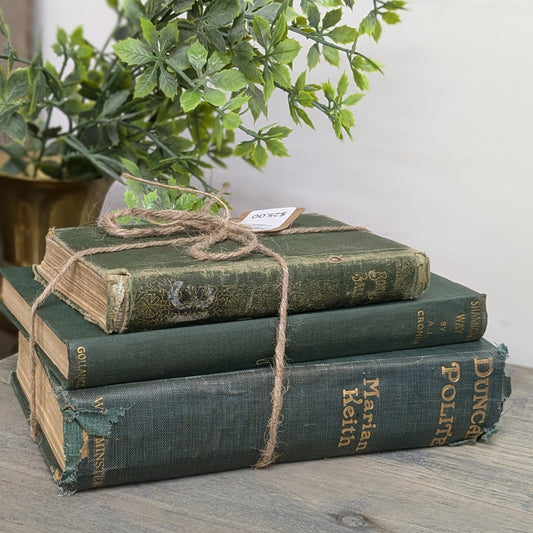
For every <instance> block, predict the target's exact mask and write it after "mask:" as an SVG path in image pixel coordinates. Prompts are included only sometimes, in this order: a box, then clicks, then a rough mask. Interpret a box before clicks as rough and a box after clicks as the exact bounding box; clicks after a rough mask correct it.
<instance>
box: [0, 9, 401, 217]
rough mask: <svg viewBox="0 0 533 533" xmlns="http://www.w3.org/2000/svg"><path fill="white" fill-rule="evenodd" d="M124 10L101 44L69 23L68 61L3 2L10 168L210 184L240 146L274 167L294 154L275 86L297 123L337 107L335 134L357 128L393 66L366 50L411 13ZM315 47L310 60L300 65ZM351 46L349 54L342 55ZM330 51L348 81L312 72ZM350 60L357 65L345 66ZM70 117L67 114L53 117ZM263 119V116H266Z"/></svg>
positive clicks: (156, 198) (0, 100) (180, 198)
mask: <svg viewBox="0 0 533 533" xmlns="http://www.w3.org/2000/svg"><path fill="white" fill-rule="evenodd" d="M106 1H107V4H108V6H109V8H110V10H112V11H113V12H114V13H115V14H116V17H117V22H116V26H115V28H114V30H113V32H112V34H111V35H110V36H109V38H108V40H107V43H106V45H105V46H104V47H103V48H102V49H97V48H96V47H94V46H93V45H92V44H91V43H89V42H88V41H87V40H86V38H85V37H84V34H83V29H82V28H81V27H79V28H77V29H76V30H74V31H73V32H72V33H71V34H70V35H69V34H67V33H66V32H65V31H64V30H63V29H58V30H57V39H56V42H55V43H54V44H53V47H52V48H53V51H54V53H55V54H56V55H57V56H58V57H59V58H60V59H61V66H60V67H59V68H58V69H57V68H56V67H54V66H53V65H52V64H51V63H50V62H48V61H44V60H43V58H42V55H41V53H37V54H36V55H35V57H34V58H32V59H23V58H20V57H19V56H18V55H17V53H16V51H15V50H14V48H13V46H12V44H11V41H10V35H9V28H8V27H7V26H6V24H5V22H4V20H3V18H2V16H1V13H0V34H1V35H3V36H4V38H5V40H6V47H5V53H4V54H3V55H1V56H0V57H1V58H3V59H5V67H3V66H2V67H0V128H1V130H2V131H3V132H4V133H5V134H6V135H7V136H8V137H9V138H10V139H11V140H12V142H11V143H8V144H6V145H4V146H0V150H3V151H4V152H6V153H7V154H8V156H9V159H8V162H7V164H6V166H5V169H4V170H6V171H8V172H12V173H14V172H24V173H27V174H32V173H34V174H35V173H36V172H37V171H41V172H44V173H45V174H47V175H49V176H51V177H53V178H57V179H87V178H90V177H94V176H97V175H105V176H109V177H111V178H114V179H120V176H121V174H122V173H123V172H124V171H127V172H130V173H132V174H135V175H138V176H140V177H143V178H145V179H150V180H152V181H156V182H157V181H163V182H167V183H174V184H177V185H182V186H190V185H191V178H193V179H196V180H198V181H199V182H200V184H201V186H202V187H203V188H205V189H206V190H209V189H210V187H209V185H208V183H207V182H206V180H205V177H204V176H205V172H206V170H207V169H209V168H211V167H213V166H224V160H225V159H226V158H227V157H228V156H231V155H235V156H238V157H241V158H244V159H245V160H246V161H248V162H249V163H250V164H251V165H253V166H255V167H257V168H263V167H264V166H265V165H266V164H267V161H268V158H269V156H270V155H273V156H277V157H285V156H287V155H288V151H287V149H286V147H285V144H284V139H286V138H287V136H288V135H289V134H290V133H291V130H290V129H289V127H287V126H286V125H279V124H269V125H267V126H259V123H266V122H267V121H268V107H269V101H270V98H271V97H272V95H273V94H274V93H284V94H285V95H286V98H287V104H288V111H289V113H288V116H290V118H291V120H292V122H293V123H295V124H297V125H299V124H305V125H307V126H309V127H314V125H313V118H312V114H313V112H318V113H322V114H324V115H326V116H327V117H328V119H329V120H330V122H331V124H332V127H333V131H334V133H335V135H336V136H337V137H338V138H340V139H342V138H343V137H344V136H345V135H347V136H350V132H351V129H352V128H353V127H354V124H355V120H354V116H353V113H352V111H351V109H350V108H351V107H352V106H353V105H355V104H356V103H357V102H358V101H359V100H360V99H361V97H362V95H363V92H364V91H366V90H368V88H369V83H368V78H367V74H368V73H369V72H374V71H379V70H380V66H379V64H378V63H377V62H376V61H374V60H372V59H370V58H368V57H366V56H365V55H363V54H361V53H360V52H358V50H357V46H358V41H359V39H360V38H361V37H364V36H366V37H367V38H368V37H369V38H371V39H373V40H375V41H377V40H378V39H379V38H380V36H381V31H382V23H386V24H395V23H397V22H399V20H400V19H399V16H398V12H399V11H400V10H401V9H403V7H404V4H405V2H403V1H397V0H392V1H378V0H374V1H373V2H371V7H370V8H369V11H368V13H366V14H365V15H364V16H363V17H362V18H361V17H359V18H360V23H359V24H357V25H349V24H347V23H346V20H348V19H350V20H351V19H354V18H356V17H355V14H354V13H353V12H352V11H353V7H354V6H353V4H354V0H301V2H300V4H299V6H298V7H296V6H295V5H293V3H292V2H291V1H289V0H120V1H119V0H106ZM299 57H302V58H303V59H304V60H305V61H304V66H303V67H300V68H296V67H295V63H296V60H297V58H299ZM342 58H344V59H342ZM321 62H326V63H328V64H330V65H332V66H333V67H336V68H339V69H340V76H339V79H338V80H337V81H336V82H330V81H323V82H322V83H308V81H307V79H308V77H309V73H310V71H312V70H313V69H314V68H315V67H316V66H317V65H318V64H320V63H321ZM343 65H348V66H347V67H346V70H348V73H347V72H344V70H345V67H344V66H343ZM56 114H59V115H62V116H64V117H66V122H67V125H66V126H65V127H59V126H55V125H53V119H52V116H53V115H54V116H55V115H56ZM259 119H261V121H259ZM129 186H130V188H129V189H128V192H127V193H126V201H127V203H128V204H129V205H137V204H138V205H141V204H142V205H144V206H147V207H157V208H160V207H163V208H171V207H177V208H182V209H196V208H199V207H200V205H201V202H199V201H198V199H197V198H196V197H195V196H194V195H191V194H187V195H179V194H172V192H171V191H170V192H169V191H168V190H166V189H165V190H163V189H159V190H153V191H152V190H151V188H150V187H148V186H145V185H142V184H136V185H133V184H131V183H130V185H129Z"/></svg>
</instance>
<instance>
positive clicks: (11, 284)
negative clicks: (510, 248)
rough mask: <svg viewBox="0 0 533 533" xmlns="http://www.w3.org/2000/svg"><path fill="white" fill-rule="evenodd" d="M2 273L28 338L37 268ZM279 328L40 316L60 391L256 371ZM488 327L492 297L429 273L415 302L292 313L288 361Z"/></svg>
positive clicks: (464, 337) (46, 308)
mask: <svg viewBox="0 0 533 533" xmlns="http://www.w3.org/2000/svg"><path fill="white" fill-rule="evenodd" d="M0 273H1V274H2V275H3V277H4V278H3V281H2V288H1V291H0V299H2V300H3V301H4V305H5V306H6V307H7V310H8V313H6V314H10V315H11V317H12V319H13V322H14V323H15V324H16V325H17V327H18V328H19V329H21V330H22V331H23V332H26V333H27V331H28V330H29V325H30V309H31V303H32V302H33V301H34V300H35V298H36V297H37V296H38V295H39V294H40V292H41V291H42V290H43V287H42V285H41V284H39V283H37V282H36V281H35V280H34V279H33V276H32V272H31V267H12V268H7V269H0ZM276 324H277V318H276V317H262V318H253V319H249V320H233V321H230V322H222V323H211V324H196V325H182V326H177V327H173V328H166V329H161V330H147V331H138V332H131V333H124V334H121V335H106V334H105V333H104V332H103V331H102V330H101V329H100V328H99V327H97V326H95V325H94V324H91V323H89V322H87V321H86V320H84V319H83V317H82V316H81V315H80V314H79V313H78V312H76V311H75V310H74V309H72V308H71V307H70V306H68V305H67V304H65V303H64V302H62V301H60V300H59V299H58V298H56V297H55V296H50V297H49V298H48V300H46V301H45V302H44V303H43V304H42V306H41V307H40V308H39V309H38V310H37V317H36V330H35V340H36V342H37V343H38V345H39V346H40V347H41V348H42V349H43V351H44V352H45V353H46V354H47V357H48V358H49V359H50V361H49V363H50V364H51V365H53V366H54V367H55V369H56V374H57V375H58V376H59V379H60V380H61V382H62V385H63V386H64V387H65V388H67V389H77V388H85V387H95V386H100V385H109V384H113V383H124V382H128V381H144V380H151V379H161V378H167V377H180V376H185V375H194V374H206V373H214V372H225V371H229V370H240V369H246V368H256V367H258V366H260V365H261V364H263V365H265V364H268V363H269V361H270V359H271V358H272V355H273V352H274V346H275V337H276ZM486 325H487V309H486V297H485V295H484V294H480V293H478V292H476V291H473V290H471V289H468V288H467V287H464V286H462V285H460V284H458V283H454V282H452V281H450V280H448V279H446V278H443V277H441V276H438V275H436V274H431V281H430V285H429V287H428V289H427V290H426V291H425V292H424V293H423V294H422V295H421V296H420V297H419V298H418V299H416V300H408V301H401V302H387V303H381V304H370V305H365V306H358V307H348V308H342V309H333V310H325V311H315V312H309V313H300V314H294V315H290V316H289V320H288V328H287V346H286V356H287V358H288V359H289V360H290V361H291V362H293V363H296V362H302V361H306V360H313V359H323V358H327V357H334V356H335V357H344V356H347V355H360V354H364V353H372V352H383V351H389V350H398V349H406V348H411V347H413V348H415V347H424V346H435V345H439V344H452V343H459V342H465V341H473V340H478V339H480V338H481V337H482V335H483V333H484V331H485V328H486ZM147 361H149V362H150V364H146V362H147Z"/></svg>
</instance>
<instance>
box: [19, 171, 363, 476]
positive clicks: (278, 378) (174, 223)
mask: <svg viewBox="0 0 533 533" xmlns="http://www.w3.org/2000/svg"><path fill="white" fill-rule="evenodd" d="M123 177H124V178H126V179H133V180H136V181H140V182H142V183H147V184H150V185H157V186H160V187H166V188H171V189H175V190H178V191H179V192H193V193H196V194H201V195H204V196H206V197H207V198H208V202H206V205H205V206H204V208H203V210H202V212H200V213H191V212H189V211H176V210H163V211H153V210H147V209H141V208H133V209H119V210H116V211H113V212H110V213H107V214H106V215H105V216H104V217H103V218H102V220H101V222H100V225H101V226H103V227H104V229H105V230H106V231H107V232H108V233H109V234H111V235H113V236H117V237H124V238H131V237H152V236H153V237H155V236H157V237H161V236H166V235H173V234H176V233H177V234H179V236H178V237H174V238H170V239H157V240H150V241H145V240H143V241H138V242H135V241H134V242H127V243H124V244H118V245H114V246H104V247H93V248H87V249H85V250H80V251H79V252H76V253H74V254H73V255H72V256H70V257H69V259H68V261H67V262H66V263H65V264H64V265H63V266H62V268H61V269H60V270H59V271H58V272H57V274H56V275H55V277H54V278H53V279H51V280H50V281H49V283H48V284H47V286H46V287H45V289H44V290H43V292H42V293H41V294H40V295H39V297H38V298H37V299H36V300H35V301H34V303H33V305H32V308H31V321H30V331H29V345H30V357H31V395H30V430H31V434H32V437H33V439H34V440H35V439H36V437H37V417H36V413H35V404H36V386H35V372H36V357H37V356H36V353H35V345H36V340H35V322H36V321H35V318H36V311H37V309H38V307H39V306H40V305H41V304H42V303H43V302H44V301H45V299H46V298H47V297H48V296H49V295H50V294H51V293H52V292H53V291H54V290H55V289H56V287H57V285H58V283H59V281H60V280H61V279H62V277H63V276H64V275H65V273H66V272H67V271H68V270H70V268H72V266H73V265H74V264H75V263H77V262H78V261H79V260H80V259H81V258H83V257H85V256H88V255H95V254H99V253H109V252H119V251H123V250H132V249H136V248H150V247H159V246H176V245H184V244H189V245H190V246H189V248H188V253H189V255H190V256H191V257H193V258H194V259H197V260H199V261H225V260H230V259H235V258H238V257H242V256H245V255H248V254H251V253H261V254H264V255H266V256H268V257H271V258H273V259H274V260H275V261H276V262H277V263H278V265H279V267H280V271H281V287H280V303H279V307H278V319H279V320H278V327H277V332H276V346H275V349H274V359H273V369H274V383H273V387H272V392H271V401H272V411H271V414H270V418H269V421H268V424H267V427H266V434H265V446H264V448H263V449H262V450H261V455H260V457H259V460H258V461H257V463H256V465H255V466H256V467H258V468H263V467H266V466H268V465H270V464H271V463H273V462H274V461H275V460H276V459H277V453H276V446H277V440H278V430H279V426H280V421H281V412H282V407H283V395H284V392H285V390H284V389H285V373H286V359H285V344H286V330H287V315H288V302H289V268H288V266H287V262H286V261H285V259H284V258H283V257H282V256H281V255H280V254H278V253H276V252H274V251H273V250H271V249H270V248H268V247H266V246H265V245H263V244H262V243H261V242H259V240H258V238H257V235H258V234H257V233H254V232H253V231H251V229H250V228H248V227H247V226H244V225H242V224H239V223H238V222H235V221H232V220H231V219H230V213H229V210H228V208H227V206H226V205H225V204H224V203H223V202H222V200H221V199H220V196H221V195H222V194H223V193H224V191H225V187H227V186H226V185H225V186H224V187H223V189H222V190H221V191H220V192H219V193H218V194H217V195H214V194H211V193H207V192H204V191H197V190H195V189H187V188H183V187H175V186H170V185H165V184H159V183H154V182H150V181H147V180H143V179H140V178H136V177H134V176H131V175H129V174H124V175H123ZM215 202H216V203H219V204H220V205H221V206H222V209H223V210H224V216H216V215H211V214H209V213H207V210H208V209H209V208H210V207H211V205H213V204H214V203H215ZM124 216H131V217H133V218H136V219H144V220H145V221H146V222H148V223H149V226H146V227H144V226H143V227H138V226H137V227H135V226H132V227H127V226H121V225H120V224H119V222H118V220H119V219H120V218H121V217H124ZM353 230H363V231H364V230H365V228H362V227H359V226H335V227H318V228H289V229H286V230H282V231H280V232H278V233H275V235H279V234H294V233H320V232H331V231H353ZM184 234H185V236H184ZM226 240H231V241H234V242H236V243H238V244H240V247H239V248H237V249H236V250H234V251H231V252H212V251H210V248H211V247H212V246H214V245H215V244H217V243H220V242H223V241H226Z"/></svg>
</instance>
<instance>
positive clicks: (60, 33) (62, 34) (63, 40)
mask: <svg viewBox="0 0 533 533" xmlns="http://www.w3.org/2000/svg"><path fill="white" fill-rule="evenodd" d="M56 40H57V42H58V43H59V44H60V45H61V46H63V47H66V46H67V44H68V36H67V32H66V31H65V30H64V29H63V28H57V32H56Z"/></svg>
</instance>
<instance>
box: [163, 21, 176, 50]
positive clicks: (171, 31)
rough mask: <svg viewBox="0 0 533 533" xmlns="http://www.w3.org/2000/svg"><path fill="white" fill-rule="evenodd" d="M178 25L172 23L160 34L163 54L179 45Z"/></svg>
mask: <svg viewBox="0 0 533 533" xmlns="http://www.w3.org/2000/svg"><path fill="white" fill-rule="evenodd" d="M178 39H179V31H178V23H177V22H170V23H168V24H167V25H166V26H165V27H164V28H163V29H162V30H161V31H160V32H159V46H160V49H161V51H162V52H167V51H168V50H170V49H172V48H173V47H174V46H176V45H177V44H178Z"/></svg>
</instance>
